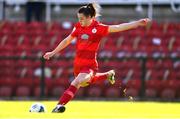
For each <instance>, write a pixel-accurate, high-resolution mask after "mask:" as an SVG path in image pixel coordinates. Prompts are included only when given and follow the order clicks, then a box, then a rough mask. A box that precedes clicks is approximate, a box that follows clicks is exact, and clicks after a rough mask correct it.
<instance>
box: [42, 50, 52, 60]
mask: <svg viewBox="0 0 180 119" xmlns="http://www.w3.org/2000/svg"><path fill="white" fill-rule="evenodd" d="M53 55H54V53H53V52H47V53H45V55H44V56H43V57H44V59H46V60H49V59H50V58H51V57H52V56H53Z"/></svg>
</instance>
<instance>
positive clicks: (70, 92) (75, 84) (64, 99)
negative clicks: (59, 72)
mask: <svg viewBox="0 0 180 119" xmlns="http://www.w3.org/2000/svg"><path fill="white" fill-rule="evenodd" d="M91 76H92V74H91V73H89V74H88V73H79V74H78V76H77V77H76V78H75V79H74V80H73V81H72V83H71V85H70V86H69V88H68V89H67V90H66V91H65V92H64V93H63V95H62V96H61V97H60V99H59V102H58V104H57V106H56V107H55V108H54V109H53V111H52V112H57V113H59V112H60V113H61V112H64V111H65V107H64V105H65V104H67V103H68V102H69V101H70V100H71V99H72V98H73V97H74V95H75V94H76V92H77V91H78V89H79V88H80V87H81V85H84V84H85V83H86V82H89V80H90V79H91Z"/></svg>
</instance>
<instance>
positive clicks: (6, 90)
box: [0, 86, 13, 97]
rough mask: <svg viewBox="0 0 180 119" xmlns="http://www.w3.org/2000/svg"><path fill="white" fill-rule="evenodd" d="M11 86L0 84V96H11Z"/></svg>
mask: <svg viewBox="0 0 180 119" xmlns="http://www.w3.org/2000/svg"><path fill="white" fill-rule="evenodd" d="M12 95H13V88H12V87H11V86H0V97H11V96H12Z"/></svg>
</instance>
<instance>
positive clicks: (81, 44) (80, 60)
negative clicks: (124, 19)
mask: <svg viewBox="0 0 180 119" xmlns="http://www.w3.org/2000/svg"><path fill="white" fill-rule="evenodd" d="M107 34H108V26H107V25H103V24H101V23H99V22H97V21H96V20H93V22H92V23H91V25H89V26H87V27H82V26H81V25H80V23H79V22H78V23H77V24H75V27H74V29H73V31H72V33H71V36H72V37H76V38H77V41H76V56H75V60H74V68H75V74H76V75H77V74H78V73H79V72H80V71H81V70H84V69H92V70H97V68H98V63H97V59H96V57H97V50H98V48H99V44H100V41H101V39H102V37H103V36H105V35H107Z"/></svg>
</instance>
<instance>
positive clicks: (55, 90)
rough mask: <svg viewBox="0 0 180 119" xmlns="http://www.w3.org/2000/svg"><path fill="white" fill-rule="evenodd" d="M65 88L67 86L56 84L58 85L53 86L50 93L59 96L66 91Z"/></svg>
mask: <svg viewBox="0 0 180 119" xmlns="http://www.w3.org/2000/svg"><path fill="white" fill-rule="evenodd" d="M65 90H66V88H65V87H64V86H62V85H61V86H60V85H59V86H58V85H56V86H54V87H52V90H51V92H50V95H51V96H52V97H59V96H61V95H62V94H63V93H64V91H65Z"/></svg>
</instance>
